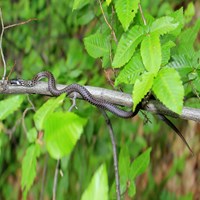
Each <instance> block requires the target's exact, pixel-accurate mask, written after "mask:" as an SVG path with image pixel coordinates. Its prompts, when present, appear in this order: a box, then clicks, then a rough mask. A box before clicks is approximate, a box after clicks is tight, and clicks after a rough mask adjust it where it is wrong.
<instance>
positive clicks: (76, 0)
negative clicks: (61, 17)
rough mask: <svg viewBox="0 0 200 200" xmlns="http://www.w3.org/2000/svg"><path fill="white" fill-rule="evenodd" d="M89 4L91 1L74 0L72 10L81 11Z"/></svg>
mask: <svg viewBox="0 0 200 200" xmlns="http://www.w3.org/2000/svg"><path fill="white" fill-rule="evenodd" d="M88 3H89V0H74V3H73V8H72V10H79V9H81V8H83V7H84V6H85V5H87V4H88Z"/></svg>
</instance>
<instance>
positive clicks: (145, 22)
mask: <svg viewBox="0 0 200 200" xmlns="http://www.w3.org/2000/svg"><path fill="white" fill-rule="evenodd" d="M138 6H139V9H140V13H141V15H142V20H143V22H144V25H145V26H146V25H147V21H146V19H145V17H144V13H143V11H142V6H141V4H140V3H139V4H138Z"/></svg>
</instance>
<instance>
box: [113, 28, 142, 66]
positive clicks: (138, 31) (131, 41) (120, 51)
mask: <svg viewBox="0 0 200 200" xmlns="http://www.w3.org/2000/svg"><path fill="white" fill-rule="evenodd" d="M143 34H144V29H143V27H141V26H138V25H136V26H133V27H132V28H131V29H130V30H129V31H128V32H126V33H124V34H123V35H122V37H121V38H120V40H119V43H118V46H117V50H116V53H115V56H114V60H113V63H112V66H113V67H114V68H119V67H122V66H123V65H124V64H126V63H127V62H128V61H129V60H130V59H131V57H132V56H133V54H134V52H135V49H136V47H137V45H138V44H139V43H140V42H141V40H142V38H143Z"/></svg>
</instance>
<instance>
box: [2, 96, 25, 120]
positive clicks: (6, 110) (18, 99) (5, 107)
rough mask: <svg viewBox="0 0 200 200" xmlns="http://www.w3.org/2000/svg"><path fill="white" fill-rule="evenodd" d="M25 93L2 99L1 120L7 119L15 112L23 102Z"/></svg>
mask: <svg viewBox="0 0 200 200" xmlns="http://www.w3.org/2000/svg"><path fill="white" fill-rule="evenodd" d="M23 100H24V96H23V95H16V96H12V97H9V98H7V99H5V100H1V101H0V120H4V119H6V118H7V117H8V116H9V115H10V114H12V113H14V112H15V111H16V110H17V109H18V108H19V107H20V106H21V104H22V102H23Z"/></svg>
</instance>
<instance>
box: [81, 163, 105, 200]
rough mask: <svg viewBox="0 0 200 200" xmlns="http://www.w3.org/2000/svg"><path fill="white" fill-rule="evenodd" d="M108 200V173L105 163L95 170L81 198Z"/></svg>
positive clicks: (83, 199) (82, 199)
mask: <svg viewBox="0 0 200 200" xmlns="http://www.w3.org/2000/svg"><path fill="white" fill-rule="evenodd" d="M94 199H95V200H102V199H103V200H108V175H107V171H106V166H105V164H103V165H101V166H100V167H99V169H98V170H97V171H96V172H95V174H94V176H93V177H92V180H91V181H90V184H89V186H88V187H87V189H86V190H85V191H84V193H83V195H82V197H81V200H94Z"/></svg>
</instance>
